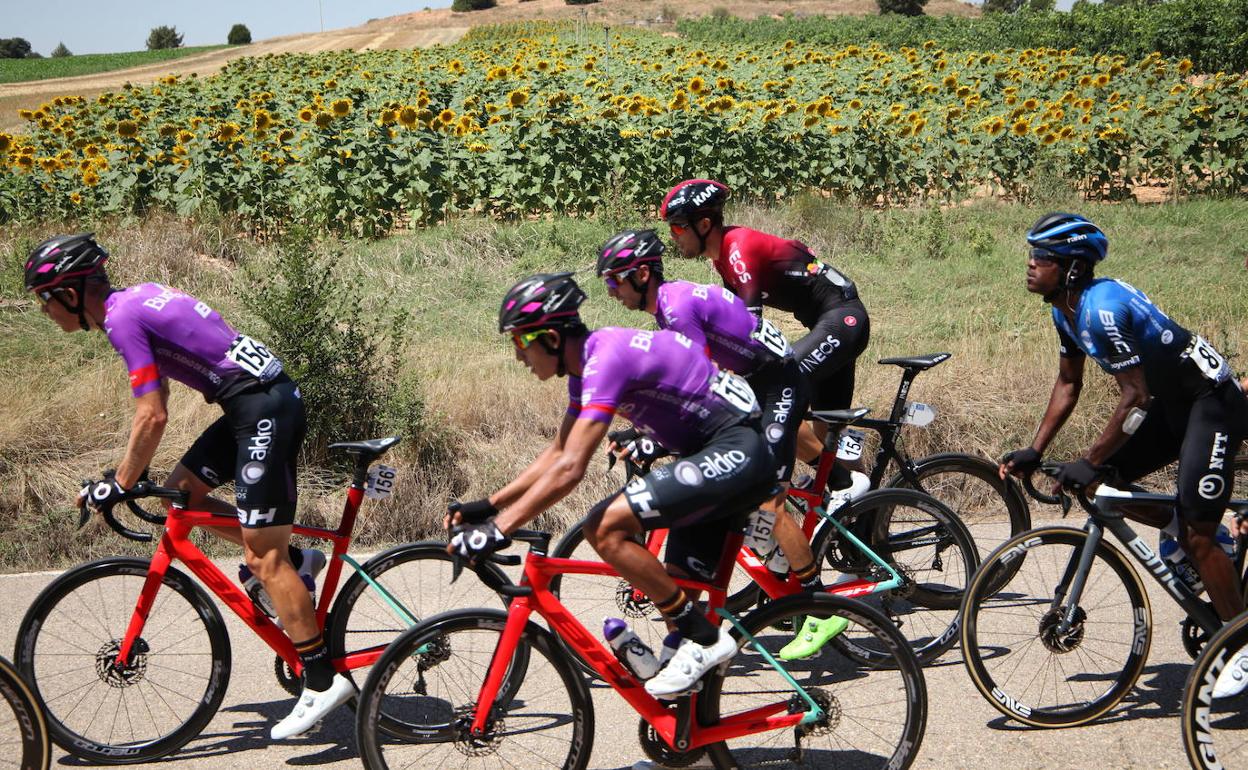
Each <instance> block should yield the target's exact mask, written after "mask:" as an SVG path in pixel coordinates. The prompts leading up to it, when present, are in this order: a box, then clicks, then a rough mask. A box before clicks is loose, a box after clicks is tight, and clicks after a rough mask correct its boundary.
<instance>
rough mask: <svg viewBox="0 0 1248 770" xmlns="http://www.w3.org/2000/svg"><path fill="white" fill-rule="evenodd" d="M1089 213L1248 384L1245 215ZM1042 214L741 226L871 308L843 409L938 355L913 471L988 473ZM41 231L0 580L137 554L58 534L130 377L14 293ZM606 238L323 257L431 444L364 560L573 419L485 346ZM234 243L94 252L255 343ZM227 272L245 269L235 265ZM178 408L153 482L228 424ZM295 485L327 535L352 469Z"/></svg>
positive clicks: (595, 476)
mask: <svg viewBox="0 0 1248 770" xmlns="http://www.w3.org/2000/svg"><path fill="white" fill-rule="evenodd" d="M1070 205H1078V204H1070ZM1055 207H1056V206H1055ZM1080 209H1081V210H1083V211H1085V212H1088V213H1089V214H1090V215H1091V216H1092V217H1093V218H1095V219H1096V220H1097V221H1098V222H1100V223H1101V224H1102V225H1103V226H1104V227H1105V228H1106V230H1107V231H1108V232H1109V235H1110V238H1111V242H1112V244H1113V247H1112V250H1111V258H1110V261H1109V262H1108V263H1107V264H1106V269H1105V272H1106V274H1109V275H1115V276H1122V277H1125V278H1127V279H1129V280H1130V281H1131V282H1133V283H1135V284H1136V285H1137V286H1139V287H1140V288H1142V289H1144V290H1145V291H1147V292H1148V293H1149V294H1150V295H1151V296H1152V297H1153V298H1154V299H1155V300H1156V301H1157V302H1158V304H1160V305H1161V306H1162V307H1163V308H1165V309H1166V310H1167V311H1168V312H1170V313H1171V314H1172V315H1173V316H1174V317H1175V318H1176V319H1178V320H1179V321H1180V322H1181V323H1184V324H1185V325H1188V326H1190V327H1192V328H1195V329H1198V330H1200V331H1201V333H1202V334H1204V335H1205V336H1206V337H1208V338H1209V339H1210V340H1212V341H1213V342H1214V344H1215V345H1217V346H1218V347H1219V348H1220V349H1221V350H1222V351H1223V352H1224V353H1227V354H1229V355H1232V356H1238V357H1235V358H1233V362H1234V363H1235V365H1236V369H1237V370H1239V371H1242V370H1243V369H1244V368H1245V366H1244V358H1243V354H1244V353H1245V352H1248V303H1246V302H1245V301H1244V298H1243V291H1242V287H1243V280H1242V276H1243V272H1242V271H1243V265H1244V260H1245V256H1246V254H1245V249H1246V248H1248V247H1245V246H1244V244H1248V203H1244V202H1242V201H1225V202H1215V201H1196V202H1189V203H1183V204H1179V205H1176V206H1171V205H1167V206H1139V205H1121V206H1109V205H1101V206H1081V207H1080ZM1039 213H1041V212H1039V211H1037V210H1034V209H1032V208H1028V207H1023V206H1018V205H1004V204H998V203H994V202H991V201H984V202H980V203H976V204H975V205H972V206H968V207H960V208H957V209H951V210H948V211H943V212H942V211H939V210H934V209H932V210H890V211H875V210H866V209H853V208H847V207H841V206H838V205H836V204H835V203H834V202H830V201H826V200H819V199H799V200H795V201H793V202H791V203H790V204H789V205H787V206H785V207H783V208H780V209H777V210H764V209H750V208H743V209H739V210H735V211H733V212H732V214H733V215H734V216H733V219H734V220H736V221H737V222H740V223H741V224H746V225H753V226H757V227H760V228H762V229H768V230H772V231H776V232H783V233H791V234H793V235H795V236H797V237H800V238H802V239H803V240H804V241H806V242H807V243H808V244H810V245H811V246H812V248H814V250H815V251H816V253H818V254H820V255H823V256H824V257H825V258H826V259H828V260H829V261H830V262H832V263H834V264H836V265H837V266H838V267H840V268H842V269H843V270H844V271H845V272H846V273H847V274H848V275H850V276H851V277H853V278H854V280H855V281H856V282H857V283H858V285H859V287H860V289H861V290H862V293H863V296H864V299H865V301H866V303H867V306H868V308H869V310H870V312H871V319H872V341H871V346H870V347H869V349H868V350H867V352H866V354H865V355H864V356H863V357H862V359H860V361H861V363H860V366H859V373H858V393H857V398H856V401H857V402H859V403H861V404H864V405H868V406H873V407H875V408H876V409H877V412H878V410H883V409H886V408H887V406H888V405H889V404H890V403H891V401H892V398H893V394H894V392H895V389H896V386H897V381H898V376H899V370H897V369H896V368H894V367H882V366H877V365H875V364H874V363H873V362H874V360H875V359H877V358H881V357H884V356H895V355H907V354H917V353H928V352H935V351H938V350H947V351H949V352H952V353H953V354H954V357H953V358H952V360H950V361H948V362H946V363H944V364H942V365H940V366H939V367H937V368H935V369H933V370H931V371H929V372H927V373H924V374H923V375H921V376H920V377H919V379H918V380H917V382H916V386H915V389H914V391H913V393H912V398H914V399H916V400H921V401H925V402H927V403H930V404H932V405H934V406H935V407H936V409H937V412H938V415H939V417H938V419H937V420H936V422H935V423H933V424H932V425H931V426H930V427H929V428H928V429H927V430H925V431H911V432H910V435H907V436H906V438H905V440H906V441H907V442H908V446H909V447H910V449H911V450H912V452H913V453H915V454H919V455H921V454H925V453H928V452H932V451H938V450H958V451H972V452H978V453H980V454H983V455H985V456H997V455H999V454H1001V453H1002V452H1003V451H1005V450H1007V449H1010V448H1013V447H1015V446H1018V445H1020V444H1021V443H1024V442H1026V441H1028V440H1029V439H1030V436H1031V432H1032V431H1033V430H1034V427H1035V424H1036V422H1037V420H1038V418H1039V415H1040V413H1041V411H1042V410H1043V406H1044V404H1045V402H1046V400H1047V398H1048V393H1049V389H1050V388H1051V385H1052V382H1053V375H1054V372H1055V369H1056V345H1055V336H1054V333H1053V330H1052V325H1051V323H1050V322H1049V320H1048V316H1047V308H1046V306H1044V305H1043V303H1042V302H1041V301H1040V300H1039V299H1038V298H1036V297H1034V296H1031V295H1028V294H1027V293H1026V292H1025V291H1024V289H1023V286H1022V277H1023V265H1022V256H1021V251H1022V249H1021V246H1020V242H1021V238H1020V233H1021V232H1023V231H1024V230H1025V229H1026V228H1027V227H1028V226H1029V225H1030V224H1031V222H1032V221H1034V219H1035V218H1036V217H1037V216H1038V215H1039ZM55 229H57V228H56V227H55V226H51V225H48V226H44V227H40V228H37V229H36V228H33V227H25V228H8V229H3V230H0V254H3V255H5V264H4V266H3V269H4V270H5V278H4V279H2V280H0V381H2V382H3V383H4V385H3V387H4V397H3V398H2V399H0V568H8V569H12V568H19V567H20V568H33V567H53V566H64V565H66V564H69V563H72V562H75V561H78V560H80V559H82V558H85V557H86V556H88V555H98V554H103V553H113V552H117V551H119V550H123V549H125V548H126V547H127V546H128V545H129V544H127V543H124V542H122V541H120V540H119V539H118V538H117V537H116V536H114V535H113V534H112V533H111V532H108V531H107V530H105V529H103V528H102V527H100V526H98V525H93V526H92V528H89V529H88V530H87V531H85V532H84V533H83V534H81V535H74V534H73V533H72V521H73V517H74V515H75V514H74V512H73V511H72V510H71V506H70V501H71V499H72V497H73V495H74V494H75V492H76V490H77V483H78V481H79V480H80V479H82V478H85V477H89V476H93V475H95V474H97V473H98V472H99V470H100V469H101V468H104V467H108V466H111V465H114V464H115V463H116V461H117V459H118V458H119V456H120V454H121V452H122V450H123V448H124V445H125V440H126V435H127V431H128V428H129V415H130V412H129V403H128V402H129V398H128V395H127V392H126V380H125V376H124V372H123V367H122V365H121V364H120V363H119V362H118V360H117V359H116V357H115V355H114V354H113V352H112V350H111V348H109V346H108V344H107V341H106V340H105V339H104V338H103V336H102V335H98V334H93V335H86V334H62V333H60V332H58V331H56V330H55V329H54V328H52V325H51V324H50V323H48V321H47V320H46V319H44V318H42V317H40V315H39V314H38V313H37V312H35V308H34V306H33V305H32V304H31V303H29V302H28V301H26V300H25V299H24V297H22V295H21V293H20V291H19V288H20V287H18V286H17V285H16V281H15V280H14V279H13V276H15V275H16V274H17V273H18V264H17V262H18V260H19V256H18V255H19V254H20V253H21V252H22V251H23V250H24V249H25V248H27V247H28V246H29V245H32V244H33V243H34V242H35V241H37V240H39V239H40V238H42V237H44V236H46V235H47V234H48V233H49V232H51V231H53V230H55ZM609 229H610V228H609V227H608V225H606V224H603V223H599V222H594V221H585V220H568V219H555V220H549V221H532V222H525V223H521V224H515V225H501V224H497V223H493V222H488V221H483V220H464V221H459V222H455V223H452V224H450V225H446V226H443V227H438V228H433V229H429V230H425V231H420V232H416V233H412V234H407V235H400V236H395V237H391V238H387V239H384V240H381V241H376V242H358V241H357V242H345V243H339V242H327V243H324V244H321V245H320V246H319V248H325V249H332V250H334V251H337V252H341V256H340V257H339V258H338V261H337V265H336V272H337V275H338V277H340V278H342V279H344V280H350V281H353V282H358V283H359V285H361V286H364V287H366V288H367V289H368V291H369V302H370V303H372V307H373V308H374V309H375V310H376V311H377V312H382V311H386V312H390V311H393V310H395V309H405V310H408V311H409V312H410V313H411V323H410V325H409V339H408V350H407V352H406V355H405V356H404V361H405V364H404V372H403V376H404V378H406V379H407V380H408V381H411V382H416V383H419V389H420V393H421V395H422V397H423V400H424V401H425V403H426V405H427V408H428V412H429V414H428V419H427V423H428V425H429V426H430V429H429V430H430V435H427V436H423V437H407V440H406V441H405V442H404V444H402V445H400V447H399V448H398V450H396V451H395V452H394V453H393V455H392V456H390V457H388V458H387V461H388V462H389V463H390V464H391V465H395V466H397V467H398V468H399V470H400V480H401V484H400V486H399V490H398V492H397V493H396V495H395V496H394V498H392V499H391V500H389V501H386V502H385V503H382V504H377V503H374V502H371V501H370V502H368V503H367V504H366V507H365V510H364V513H363V515H362V518H361V520H360V524H359V527H358V529H357V533H358V535H359V542H360V543H361V546H362V547H373V546H375V545H377V544H381V543H385V542H401V541H405V540H414V539H418V538H421V537H426V536H429V535H431V534H434V533H435V531H436V525H437V522H438V521H439V520H440V517H441V512H442V511H443V510H444V506H445V503H446V501H447V500H448V498H450V497H452V496H455V497H465V498H472V497H477V496H480V495H482V494H485V493H488V492H490V491H492V490H493V489H496V488H498V487H499V486H500V485H502V484H503V483H505V482H506V481H508V480H509V479H510V478H511V477H512V476H513V475H514V474H515V472H516V471H517V470H518V469H520V468H521V467H523V465H524V464H525V463H527V462H528V461H529V460H530V459H531V458H532V456H533V455H534V454H535V453H536V451H537V450H538V449H539V448H540V447H541V445H542V444H543V443H544V442H545V441H548V440H549V438H550V436H551V434H552V431H553V429H554V427H555V425H556V423H557V420H558V417H559V415H560V414H561V413H562V410H563V405H564V399H565V391H564V385H563V383H562V381H551V382H546V383H539V382H537V381H536V380H534V379H533V378H532V377H531V376H529V375H528V373H527V372H526V371H525V370H524V369H523V368H522V367H521V366H520V364H518V363H517V362H516V361H515V360H514V359H513V357H512V353H511V351H510V348H509V347H508V345H506V344H505V342H504V341H503V340H501V339H500V337H499V335H498V334H497V333H496V327H495V313H496V312H497V302H498V298H499V297H500V296H501V294H502V292H503V291H504V290H505V289H506V287H507V286H509V285H510V284H511V283H512V282H514V281H515V280H516V279H517V278H519V277H521V276H522V275H525V274H528V273H532V272H537V271H539V270H555V269H575V268H580V267H584V266H586V265H587V264H588V263H589V262H590V260H591V257H592V254H593V253H594V247H595V246H597V245H598V244H600V243H601V242H602V241H603V240H605V239H606V237H607V236H608V235H609V234H610V233H609ZM227 232H228V229H226V228H223V227H210V226H205V225H195V224H192V223H184V222H177V221H173V220H168V219H163V218H157V219H151V220H148V221H146V222H144V223H142V224H137V225H136V224H129V225H124V224H123V225H112V226H108V227H102V228H101V232H100V238H101V239H102V240H103V241H104V242H105V243H107V244H108V245H109V247H110V249H111V250H112V253H113V260H112V273H113V275H114V276H115V277H116V280H117V282H118V283H121V284H126V283H132V282H137V281H141V280H152V279H156V280H161V281H164V282H168V283H170V284H172V285H175V286H178V287H181V288H184V289H186V290H188V291H190V292H192V293H195V294H197V295H198V296H201V297H202V298H204V299H205V300H207V301H209V302H210V303H212V304H214V305H215V306H216V307H218V308H219V309H221V310H222V312H223V313H224V314H225V315H226V317H227V318H230V319H232V320H234V321H235V322H236V323H237V325H239V326H241V327H243V328H251V327H249V326H248V324H249V323H253V321H252V319H249V318H248V317H247V316H246V311H245V307H244V305H243V303H242V301H241V297H242V296H243V294H244V292H245V290H246V286H245V285H244V281H245V280H247V279H246V278H245V276H246V275H247V274H251V275H256V276H263V275H264V266H265V264H266V260H268V259H269V258H270V254H269V251H268V249H267V247H264V246H257V245H254V244H250V243H247V242H242V241H238V240H234V239H232V238H230V237H229V236H228V235H226V233H227ZM238 261H241V262H243V263H245V264H247V265H248V266H249V267H251V268H253V269H250V270H246V271H244V270H240V269H236V267H235V264H236V262H238ZM668 272H669V274H671V275H672V276H673V277H676V278H687V279H691V280H698V281H710V280H712V275H711V273H710V271H709V268H708V267H707V266H706V265H705V264H702V263H701V262H698V261H672V262H671V263H669V269H668ZM582 285H583V286H584V287H585V288H586V290H587V291H588V293H589V295H590V297H589V300H588V302H587V304H586V306H585V315H586V318H587V320H588V321H589V322H590V323H591V324H592V325H595V326H602V325H631V326H644V325H647V324H646V319H645V318H644V317H643V316H641V315H639V314H636V313H631V312H629V311H626V310H624V309H623V308H622V307H620V306H619V305H618V304H617V303H615V302H614V301H612V300H610V299H609V298H608V297H607V296H606V293H605V290H604V289H603V288H602V286H601V285H600V282H598V281H596V280H594V279H593V278H592V277H590V276H588V275H586V276H585V277H584V279H583V280H582ZM778 315H779V314H775V316H773V317H776V316H778ZM781 321H782V324H783V325H784V326H785V328H786V330H787V331H789V332H790V333H792V334H794V335H797V334H800V333H801V332H802V330H801V329H800V328H799V327H797V326H796V325H795V324H794V323H793V322H792V321H791V320H788V319H781ZM1114 397H1115V393H1114V390H1113V386H1112V381H1111V380H1110V379H1109V378H1108V377H1107V376H1105V375H1103V374H1100V373H1099V372H1096V371H1092V370H1090V371H1089V373H1088V385H1087V387H1086V388H1085V395H1084V399H1083V404H1082V405H1081V407H1080V409H1079V411H1078V412H1077V413H1076V415H1075V416H1074V418H1073V419H1072V421H1071V423H1070V424H1069V425H1068V427H1067V428H1066V430H1065V431H1064V432H1063V434H1062V436H1061V437H1060V441H1059V443H1058V446H1056V447H1055V449H1054V455H1055V456H1059V457H1060V456H1068V455H1069V454H1070V453H1072V452H1073V451H1075V450H1076V449H1077V448H1079V447H1082V446H1085V445H1086V444H1087V443H1088V442H1089V441H1090V440H1091V439H1092V438H1093V436H1094V435H1095V433H1096V431H1097V430H1098V429H1099V426H1100V425H1101V424H1102V421H1103V419H1104V416H1105V414H1106V413H1107V411H1108V409H1109V406H1110V404H1111V403H1112V401H1113V399H1114ZM171 409H172V415H173V417H172V421H171V426H170V429H169V431H168V433H167V434H166V437H165V440H164V442H163V443H162V446H161V450H160V452H159V453H158V455H157V458H156V462H155V463H154V467H155V468H158V469H160V468H168V467H171V465H172V464H173V463H174V462H176V460H177V458H178V457H179V456H180V454H181V453H182V451H184V449H185V448H186V447H187V446H188V445H189V444H190V443H191V441H192V440H193V439H194V437H195V436H196V435H197V434H198V432H199V431H200V430H201V429H202V428H203V427H204V426H205V425H206V424H207V423H208V422H210V421H211V420H212V419H215V417H216V416H217V415H218V414H219V411H218V410H217V408H216V407H214V406H210V405H207V404H204V403H203V401H202V399H200V398H199V397H198V396H197V395H195V394H193V393H190V392H189V391H187V390H186V389H185V388H182V387H181V386H175V387H174V398H173V401H172V405H171ZM361 438H363V437H361ZM439 447H444V448H445V447H449V451H440V450H439V449H438V448H439ZM621 482H622V477H621V475H620V474H619V472H618V471H617V472H615V473H613V474H610V475H608V474H606V473H605V465H595V466H594V467H592V468H591V469H590V473H589V475H588V476H587V478H586V480H585V482H584V483H583V484H582V485H581V487H580V488H579V489H578V490H577V491H576V492H575V493H574V494H573V495H572V496H571V497H570V498H569V499H568V500H565V501H564V502H563V503H561V504H560V505H558V506H556V508H555V509H554V510H553V511H552V512H551V514H549V515H548V516H547V517H546V518H544V519H543V520H541V521H539V523H538V525H539V526H545V527H549V528H553V529H562V528H563V527H564V526H566V525H567V524H568V523H570V522H572V521H574V520H575V519H576V518H578V517H579V515H580V514H581V513H582V512H583V511H585V510H586V509H587V508H588V507H589V506H590V505H591V504H592V503H593V502H594V501H596V500H597V499H599V498H601V497H602V496H603V495H605V494H607V493H609V492H610V491H611V490H612V489H614V488H615V487H616V486H618V485H619V484H620V483H621ZM302 485H303V491H302V495H303V497H302V499H303V505H302V509H301V520H303V521H307V522H315V523H326V522H328V523H330V524H333V523H335V522H336V521H337V516H338V512H339V510H340V509H341V505H342V490H343V489H344V487H345V476H344V474H343V473H342V471H341V470H340V469H305V471H304V472H303V477H302ZM131 550H132V551H133V552H136V553H146V552H150V547H144V546H138V547H134V548H132V549H131ZM220 552H228V551H220Z"/></svg>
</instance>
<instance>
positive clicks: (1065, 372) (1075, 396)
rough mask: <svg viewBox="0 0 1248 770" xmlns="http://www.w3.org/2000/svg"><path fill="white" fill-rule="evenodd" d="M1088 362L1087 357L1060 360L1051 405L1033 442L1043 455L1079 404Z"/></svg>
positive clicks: (1064, 357)
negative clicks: (1085, 365)
mask: <svg viewBox="0 0 1248 770" xmlns="http://www.w3.org/2000/svg"><path fill="white" fill-rule="evenodd" d="M1086 361H1087V357H1086V356H1069V357H1067V356H1063V357H1062V358H1059V359H1058V366H1057V380H1056V381H1054V383H1053V392H1052V393H1051V394H1050V395H1049V405H1048V407H1047V408H1046V409H1045V410H1044V417H1043V418H1041V420H1040V427H1039V429H1037V430H1036V438H1035V440H1033V441H1032V442H1031V447H1032V449H1035V450H1036V451H1037V452H1039V453H1040V454H1042V455H1043V454H1044V450H1045V449H1048V447H1049V444H1051V443H1052V442H1053V439H1054V437H1056V436H1057V433H1058V431H1060V430H1061V429H1062V426H1063V425H1065V424H1066V419H1067V418H1068V417H1070V415H1071V412H1073V411H1075V405H1076V404H1078V403H1079V392H1080V391H1081V390H1083V366H1084V363H1085V362H1086Z"/></svg>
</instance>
